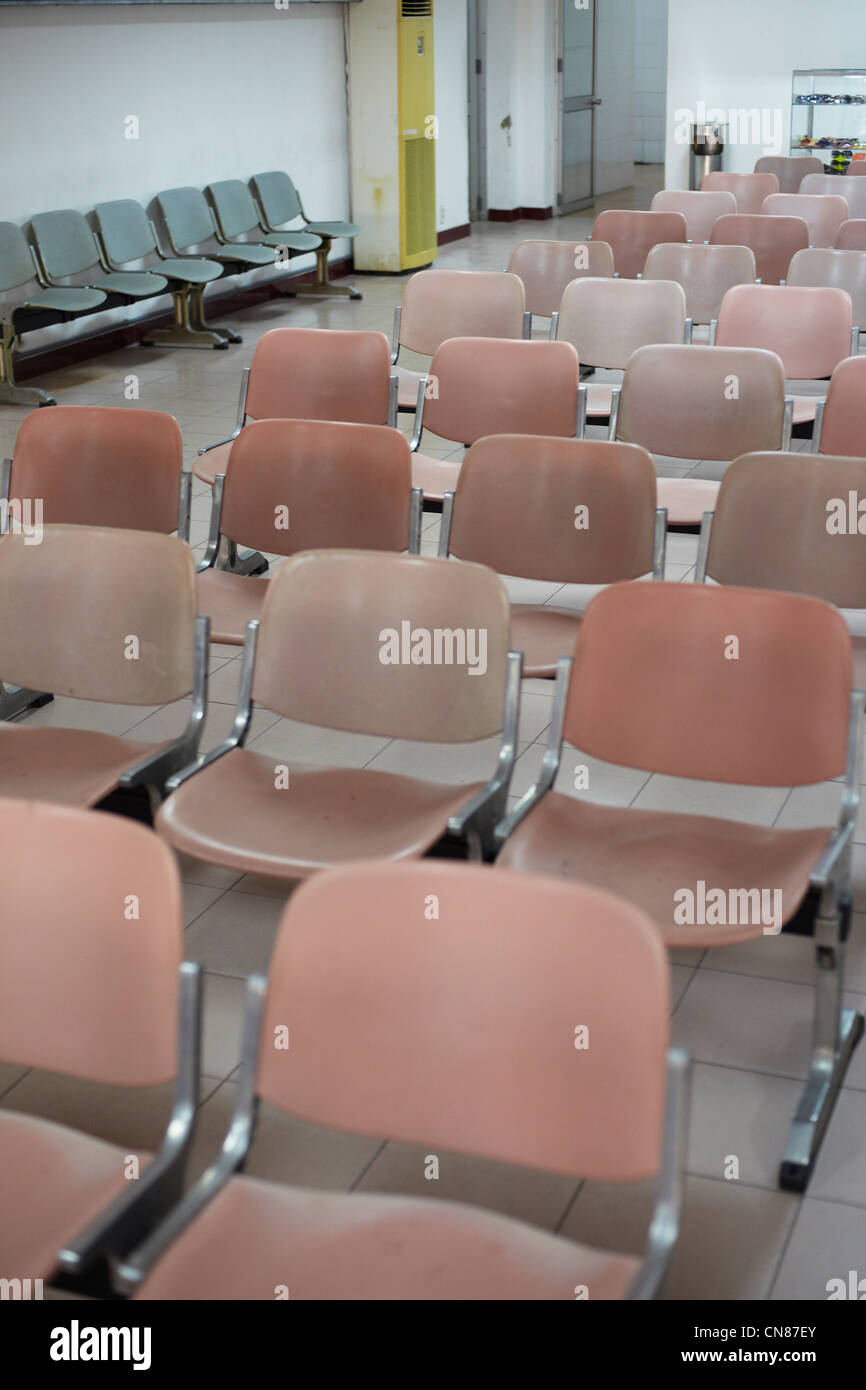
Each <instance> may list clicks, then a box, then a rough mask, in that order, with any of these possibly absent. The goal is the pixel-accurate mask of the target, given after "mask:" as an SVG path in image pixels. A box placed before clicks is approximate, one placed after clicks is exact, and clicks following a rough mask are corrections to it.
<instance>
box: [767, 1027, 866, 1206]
mask: <svg viewBox="0 0 866 1390" xmlns="http://www.w3.org/2000/svg"><path fill="white" fill-rule="evenodd" d="M863 1031H864V1019H863V1015H862V1014H858V1013H857V1012H856V1010H854V1009H843V1010H842V1012H841V1020H840V1028H839V1045H838V1047H837V1049H836V1051H835V1054H834V1055H833V1056H830V1055H829V1054H827V1053H826V1052H825V1051H823V1050H817V1049H816V1051H814V1052H813V1053H812V1060H811V1063H810V1066H809V1075H808V1078H807V1080H806V1085H805V1088H804V1090H803V1094H802V1097H801V1098H800V1104H799V1106H798V1107H797V1113H796V1115H795V1116H794V1120H793V1123H792V1125H791V1132H790V1134H789V1136H788V1146H787V1148H786V1150H785V1157H784V1158H783V1160H782V1164H781V1167H780V1169H779V1186H780V1187H781V1188H782V1190H783V1191H785V1192H805V1191H806V1188H807V1187H808V1185H809V1179H810V1178H811V1176H812V1170H813V1168H814V1165H815V1160H816V1159H817V1157H818V1152H819V1150H820V1148H821V1141H822V1140H823V1138H824V1132H825V1130H826V1128H827V1125H828V1123H829V1120H830V1116H831V1115H832V1113H833V1106H834V1105H835V1103H836V1097H837V1095H838V1094H839V1088H840V1087H841V1085H842V1081H843V1080H844V1077H845V1073H846V1071H847V1070H848V1063H849V1062H850V1061H851V1056H852V1054H853V1052H854V1048H855V1047H856V1046H857V1044H858V1042H859V1041H860V1039H861V1038H862V1036H863Z"/></svg>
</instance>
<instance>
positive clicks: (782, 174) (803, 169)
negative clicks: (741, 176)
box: [755, 154, 824, 193]
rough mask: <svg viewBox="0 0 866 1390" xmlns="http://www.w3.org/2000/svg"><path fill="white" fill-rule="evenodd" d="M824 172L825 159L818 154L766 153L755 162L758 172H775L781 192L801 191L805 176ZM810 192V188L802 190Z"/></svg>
mask: <svg viewBox="0 0 866 1390" xmlns="http://www.w3.org/2000/svg"><path fill="white" fill-rule="evenodd" d="M823 172H824V161H823V160H822V159H819V158H818V156H817V155H814V154H809V155H801V154H793V155H784V154H765V155H762V156H761V158H760V159H759V160H758V161H757V162H756V164H755V173H756V174H775V175H776V178H777V179H778V180H779V192H780V193H799V192H800V190H801V185H802V182H803V179H804V178H807V177H814V176H815V175H816V174H817V175H820V174H823ZM802 191H803V192H804V193H808V191H809V190H808V189H807V188H804V189H803V190H802Z"/></svg>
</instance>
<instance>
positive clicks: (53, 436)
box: [9, 405, 183, 533]
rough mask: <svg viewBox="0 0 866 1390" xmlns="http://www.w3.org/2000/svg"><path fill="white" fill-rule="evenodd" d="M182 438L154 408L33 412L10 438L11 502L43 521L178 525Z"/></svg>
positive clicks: (155, 527) (150, 527) (166, 528)
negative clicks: (37, 507) (33, 507)
mask: <svg viewBox="0 0 866 1390" xmlns="http://www.w3.org/2000/svg"><path fill="white" fill-rule="evenodd" d="M182 469H183V440H182V438H181V433H180V429H179V427H178V423H177V421H176V420H175V418H174V416H173V415H167V414H165V413H164V412H163V411H161V410H119V409H117V408H116V407H115V408H112V407H104V406H91V405H58V406H55V407H54V409H53V410H34V411H33V412H32V413H31V414H30V415H28V416H27V417H26V418H25V420H24V421H23V423H22V425H21V428H20V429H19V431H18V437H17V439H16V440H15V455H14V458H13V460H12V475H11V480H10V488H9V500H10V502H16V501H17V502H18V504H19V505H20V506H21V507H22V514H23V511H24V509H25V508H26V506H27V503H28V500H29V501H30V502H31V503H35V502H36V501H37V500H40V501H41V503H42V515H43V520H44V521H46V522H48V523H49V524H52V523H57V522H66V523H68V524H70V525H75V526H121V527H125V528H126V529H128V530H140V531H163V532H165V533H170V532H172V531H176V530H177V521H178V488H179V486H180V475H181V471H182Z"/></svg>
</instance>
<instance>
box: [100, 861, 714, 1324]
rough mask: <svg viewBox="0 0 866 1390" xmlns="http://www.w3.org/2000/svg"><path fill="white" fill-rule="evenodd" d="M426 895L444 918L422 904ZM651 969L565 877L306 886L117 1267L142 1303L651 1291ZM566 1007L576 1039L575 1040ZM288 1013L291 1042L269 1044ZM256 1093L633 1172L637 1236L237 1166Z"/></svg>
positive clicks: (283, 1103)
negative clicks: (226, 1062) (199, 1125)
mask: <svg viewBox="0 0 866 1390" xmlns="http://www.w3.org/2000/svg"><path fill="white" fill-rule="evenodd" d="M431 897H432V898H433V899H435V901H436V902H437V903H441V906H442V916H441V918H440V919H439V920H438V921H433V922H425V921H424V916H423V911H424V905H425V903H429V902H430V901H431ZM413 924H414V925H413ZM667 973H668V972H667V964H666V961H665V959H664V954H663V952H662V950H661V949H660V945H659V942H658V940H657V938H655V936H654V932H653V929H652V926H651V924H650V923H648V922H647V921H646V919H645V918H644V917H643V915H642V914H641V913H640V912H638V911H637V910H636V909H634V908H633V907H631V906H630V905H626V904H623V903H620V902H618V901H617V900H616V899H615V898H614V897H612V896H611V895H609V894H602V893H598V892H595V891H593V890H592V889H585V888H582V887H580V886H579V885H571V884H565V883H560V882H556V881H553V880H550V879H542V878H531V879H530V878H524V879H519V878H517V877H516V876H515V875H513V874H506V873H500V872H497V871H496V870H495V869H490V868H479V867H477V866H472V865H460V864H429V863H428V864H424V865H416V864H400V865H382V864H368V865H355V866H352V867H349V868H345V869H339V870H332V871H331V872H330V873H327V874H322V875H320V876H319V877H318V878H317V879H315V880H313V881H312V882H310V883H306V884H304V885H303V886H302V887H301V888H300V889H298V891H297V893H296V894H295V895H294V896H293V897H292V899H291V901H290V903H289V905H288V907H287V908H286V911H285V913H284V916H283V921H282V924H281V927H280V932H279V935H278V937H277V942H276V946H275V948H274V954H273V957H272V959H271V964H270V968H269V978H268V980H267V982H266V981H265V980H264V979H262V978H260V977H254V978H253V979H251V980H250V982H249V985H248V992H247V1014H246V1026H245V1033H244V1037H245V1042H244V1055H243V1062H242V1071H241V1080H240V1083H239V1086H238V1106H237V1109H236V1111H235V1117H234V1122H233V1126H232V1131H231V1135H227V1136H226V1140H225V1142H224V1144H223V1148H222V1152H221V1153H220V1155H219V1157H218V1158H217V1160H216V1161H215V1163H214V1164H213V1165H212V1166H211V1168H210V1169H209V1171H208V1172H207V1173H206V1174H205V1175H204V1176H203V1177H202V1179H201V1181H200V1182H199V1183H198V1184H197V1186H196V1187H195V1188H194V1189H193V1190H192V1191H191V1192H190V1194H189V1195H188V1197H187V1198H186V1199H185V1200H184V1202H183V1203H182V1204H181V1206H180V1207H179V1208H178V1209H177V1210H176V1211H175V1212H174V1213H173V1214H172V1216H171V1217H170V1218H169V1219H168V1220H167V1221H166V1222H164V1223H163V1225H162V1226H161V1227H160V1228H159V1229H158V1230H157V1231H156V1232H155V1233H154V1235H153V1236H152V1237H150V1238H149V1239H148V1240H146V1241H145V1242H144V1243H143V1244H142V1246H141V1247H140V1248H139V1250H137V1251H136V1252H134V1253H133V1254H132V1255H131V1256H130V1257H129V1258H128V1259H126V1260H124V1262H123V1265H122V1267H121V1269H120V1270H119V1280H118V1282H119V1284H120V1287H122V1288H124V1289H125V1290H137V1294H136V1296H137V1298H139V1299H151V1300H152V1299H171V1300H173V1299H190V1298H198V1299H223V1300H226V1299H250V1298H260V1299H263V1300H271V1301H273V1298H274V1290H275V1288H276V1289H285V1290H286V1291H287V1296H288V1297H289V1298H291V1299H292V1300H295V1299H301V1300H310V1299H313V1300H322V1301H328V1302H330V1301H333V1300H358V1299H362V1300H370V1299H375V1300H406V1299H423V1300H441V1299H449V1300H455V1301H458V1300H460V1301H462V1300H471V1301H475V1300H481V1299H497V1300H499V1299H504V1300H536V1299H562V1300H567V1301H571V1302H573V1301H574V1300H575V1298H589V1299H590V1300H592V1301H593V1302H598V1301H599V1300H604V1299H619V1298H631V1299H648V1298H651V1297H652V1296H653V1295H654V1293H655V1292H656V1290H657V1288H658V1285H659V1282H660V1280H661V1278H662V1275H663V1273H664V1271H665V1267H666V1265H667V1263H668V1261H669V1258H670V1255H671V1253H672V1251H673V1248H674V1246H675V1244H676V1239H677V1232H678V1228H679V1208H680V1193H681V1183H682V1171H683V1167H684V1156H685V1139H686V1128H685V1127H686V1121H687V1113H686V1112H687V1082H688V1069H689V1062H688V1057H687V1056H686V1054H685V1053H683V1052H681V1051H679V1050H673V1049H670V1050H668V1036H669V1023H668V1018H667V1012H668V1010H669V1007H670V1003H669V983H668V978H667ZM575 1019H577V1020H579V1024H581V1025H583V1026H585V1027H586V1028H588V1029H589V1036H590V1038H591V1046H590V1047H589V1049H584V1050H581V1051H578V1052H576V1051H575V1048H576V1046H577V1044H576V1043H575V1042H574V1037H575V1030H576V1027H577V1026H578V1025H576V1024H575ZM287 1026H288V1027H289V1030H290V1050H289V1051H288V1052H286V1051H285V1050H277V1049H276V1048H275V1047H274V1038H275V1036H278V1035H279V1034H280V1033H281V1032H282V1030H284V1029H285V1028H286V1027H287ZM275 1030H277V1032H276V1033H275ZM563 1037H565V1038H567V1039H571V1042H568V1044H567V1045H566V1046H563V1041H562V1040H563ZM572 1044H574V1045H572ZM576 1058H579V1059H580V1060H579V1061H577V1060H575V1059H576ZM666 1071H667V1084H666V1077H665V1073H666ZM259 1101H265V1102H266V1103H268V1104H269V1105H273V1106H275V1107H276V1108H277V1109H278V1110H279V1111H282V1112H284V1113H288V1114H291V1115H298V1116H302V1117H303V1118H304V1119H305V1120H307V1121H310V1120H312V1121H313V1122H314V1123H318V1124H321V1125H326V1126H328V1127H329V1128H331V1129H337V1130H341V1131H347V1132H349V1133H362V1134H366V1135H376V1136H378V1135H382V1134H387V1135H388V1136H389V1137H390V1138H392V1139H394V1140H397V1141H402V1142H404V1143H409V1144H418V1143H423V1144H425V1145H426V1146H427V1147H428V1148H432V1149H434V1150H437V1151H438V1152H440V1153H441V1152H443V1151H445V1150H448V1151H453V1152H456V1153H458V1154H469V1155H474V1156H476V1157H480V1158H485V1159H490V1160H495V1161H498V1162H500V1163H506V1164H521V1165H523V1166H524V1167H532V1168H538V1169H541V1170H543V1171H546V1172H548V1173H560V1174H562V1173H566V1174H568V1175H569V1176H571V1177H572V1178H576V1177H577V1176H578V1175H579V1176H581V1177H588V1178H595V1179H599V1180H601V1181H603V1182H608V1183H612V1184H616V1185H617V1186H619V1185H621V1184H622V1185H625V1184H627V1183H629V1182H630V1181H633V1180H634V1179H637V1178H644V1179H646V1178H648V1177H652V1178H653V1179H655V1180H656V1185H657V1195H656V1198H655V1208H654V1213H653V1217H652V1221H651V1224H650V1228H649V1241H648V1251H647V1255H646V1257H645V1258H644V1259H643V1260H641V1259H640V1258H638V1257H634V1256H624V1255H620V1254H615V1253H613V1252H612V1251H611V1250H610V1249H609V1248H608V1247H609V1244H610V1242H609V1239H605V1238H604V1237H603V1236H602V1238H601V1240H600V1241H598V1242H597V1243H596V1244H595V1245H594V1246H591V1247H590V1246H585V1245H578V1244H576V1243H574V1242H572V1241H570V1240H567V1239H565V1238H563V1237H561V1236H557V1235H551V1234H549V1233H548V1232H546V1231H541V1230H538V1229H533V1227H532V1226H530V1225H527V1224H526V1223H525V1222H522V1221H515V1220H513V1219H512V1218H510V1217H504V1216H500V1215H498V1214H496V1213H494V1212H490V1211H481V1210H478V1209H477V1208H474V1207H472V1206H467V1205H464V1204H457V1203H455V1202H453V1201H445V1200H444V1199H443V1200H437V1199H435V1198H430V1197H428V1196H424V1197H407V1196H393V1195H392V1196H388V1195H379V1194H375V1193H355V1192H351V1193H343V1192H330V1193H328V1192H310V1191H304V1190H303V1189H300V1188H292V1187H286V1186H283V1185H281V1184H279V1183H275V1182H263V1181H261V1180H258V1179H256V1178H253V1177H250V1176H248V1175H244V1174H243V1173H242V1172H241V1168H242V1165H243V1163H244V1161H245V1160H246V1157H247V1154H248V1151H249V1150H250V1147H251V1145H252V1146H253V1150H254V1147H255V1121H256V1114H257V1108H258V1102H259Z"/></svg>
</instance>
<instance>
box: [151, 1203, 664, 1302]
mask: <svg viewBox="0 0 866 1390" xmlns="http://www.w3.org/2000/svg"><path fill="white" fill-rule="evenodd" d="M638 1267H639V1262H638V1261H637V1260H636V1259H634V1258H632V1257H630V1256H626V1255H614V1254H608V1253H607V1252H605V1251H599V1250H593V1249H591V1248H589V1247H587V1246H582V1245H577V1244H576V1243H574V1242H572V1241H570V1240H566V1239H565V1238H564V1237H562V1236H554V1235H550V1234H549V1233H548V1232H547V1231H540V1230H537V1229H536V1228H534V1227H532V1226H529V1225H526V1224H525V1223H524V1222H522V1221H515V1220H513V1219H511V1218H508V1217H504V1216H499V1215H497V1214H494V1213H492V1212H485V1211H479V1210H477V1209H473V1208H471V1207H466V1206H462V1205H460V1204H458V1203H456V1202H443V1201H434V1200H431V1199H430V1198H427V1199H423V1198H413V1197H402V1196H400V1197H397V1196H380V1195H378V1194H370V1195H367V1194H366V1193H354V1192H352V1193H342V1192H310V1191H305V1190H303V1189H301V1188H292V1187H280V1186H277V1184H276V1183H268V1182H263V1181H261V1180H260V1179H256V1178H249V1177H237V1178H232V1179H231V1180H230V1181H229V1183H228V1184H227V1185H226V1187H224V1188H223V1190H222V1191H221V1192H220V1193H219V1195H218V1196H217V1197H216V1198H215V1199H214V1201H213V1202H211V1203H210V1205H209V1206H208V1207H206V1208H205V1210H204V1211H203V1212H202V1213H201V1215H200V1216H198V1217H197V1218H196V1220H195V1221H194V1222H192V1224H191V1225H190V1226H188V1227H187V1229H186V1230H185V1231H184V1232H183V1234H182V1235H181V1236H180V1238H179V1239H178V1240H177V1241H176V1242H175V1243H174V1245H172V1246H171V1247H170V1249H169V1250H168V1251H167V1252H166V1254H165V1255H164V1256H163V1258H162V1259H161V1260H160V1261H159V1263H158V1264H157V1265H156V1267H155V1269H154V1270H153V1272H152V1273H151V1275H150V1278H149V1279H148V1280H147V1281H146V1282H145V1284H144V1285H143V1287H142V1288H141V1289H140V1290H139V1292H138V1293H137V1294H136V1295H135V1297H136V1298H137V1299H139V1300H144V1299H191V1298H195V1299H245V1300H250V1299H266V1300H269V1301H271V1302H273V1299H274V1296H275V1290H276V1289H278V1288H281V1287H285V1288H287V1290H288V1297H289V1298H290V1299H291V1300H292V1301H295V1300H297V1299H305V1300H311V1299H315V1300H322V1301H324V1300H330V1299H336V1300H343V1299H351V1300H355V1299H376V1300H393V1299H400V1300H404V1299H424V1300H430V1299H454V1300H474V1299H514V1300H517V1299H520V1300H523V1299H565V1300H569V1301H571V1302H574V1299H575V1290H576V1288H577V1286H579V1285H586V1287H587V1289H588V1292H589V1298H590V1301H592V1302H594V1301H597V1300H599V1299H619V1298H623V1297H624V1296H625V1294H626V1293H627V1291H628V1288H629V1285H630V1283H631V1281H632V1279H633V1278H634V1275H635V1273H636V1272H637V1269H638Z"/></svg>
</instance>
